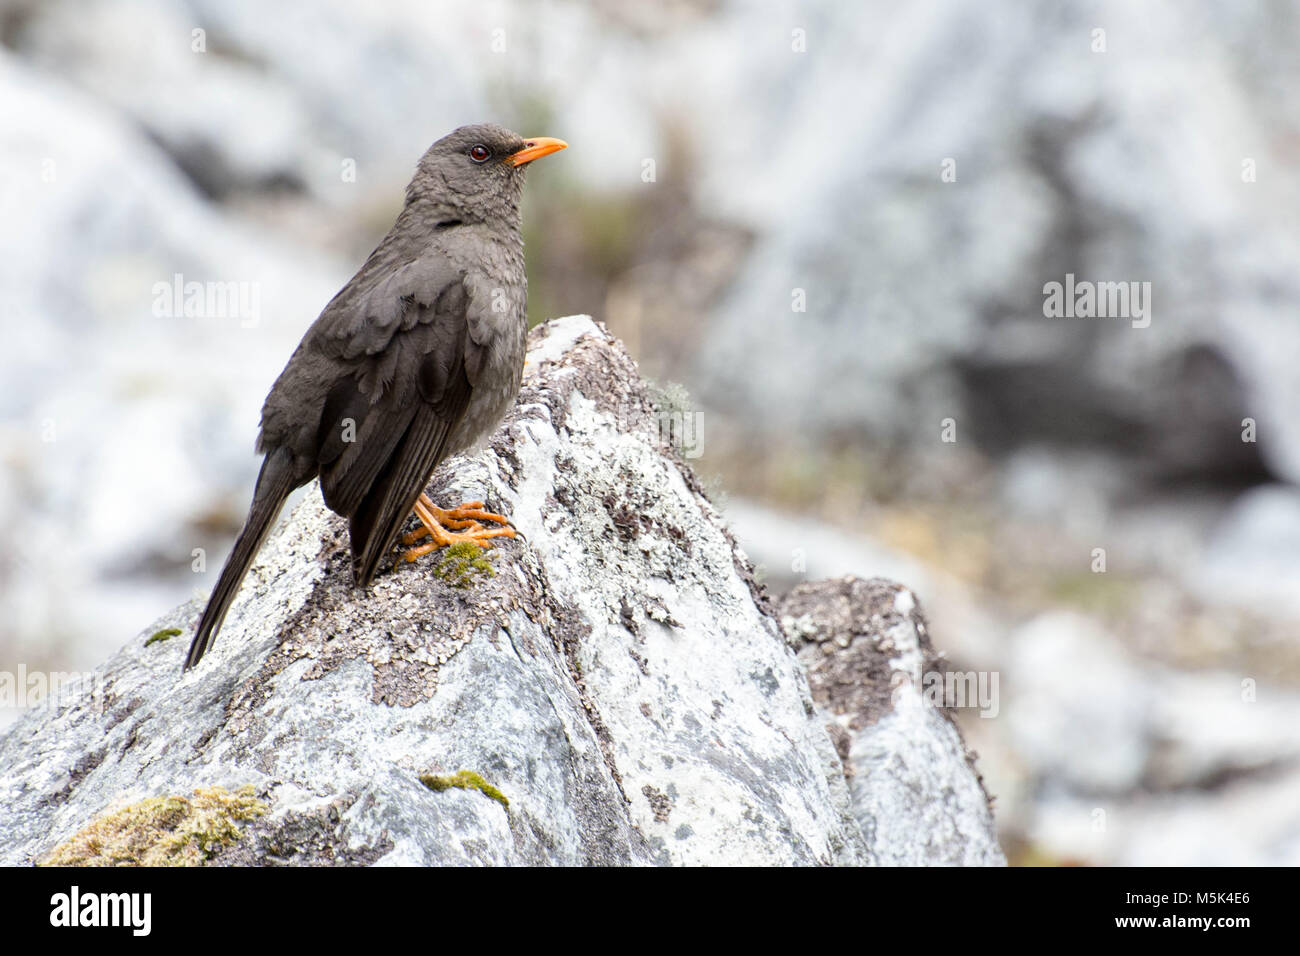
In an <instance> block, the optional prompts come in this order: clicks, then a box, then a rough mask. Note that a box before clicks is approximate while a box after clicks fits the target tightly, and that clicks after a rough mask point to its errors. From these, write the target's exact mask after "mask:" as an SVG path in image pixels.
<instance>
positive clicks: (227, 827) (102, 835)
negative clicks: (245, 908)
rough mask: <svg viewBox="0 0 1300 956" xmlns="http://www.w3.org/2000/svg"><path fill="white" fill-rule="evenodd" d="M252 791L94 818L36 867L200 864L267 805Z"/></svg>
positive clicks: (157, 803)
mask: <svg viewBox="0 0 1300 956" xmlns="http://www.w3.org/2000/svg"><path fill="white" fill-rule="evenodd" d="M254 794H255V791H254V789H253V788H252V787H240V788H239V789H238V790H236V791H235V792H234V793H231V792H230V791H229V790H227V789H225V788H224V787H201V788H199V789H197V790H195V791H194V796H193V797H192V798H186V797H175V796H167V797H150V798H148V799H147V800H141V801H140V802H139V803H133V804H131V805H130V806H127V807H123V808H122V809H120V810H115V811H112V812H110V813H105V814H103V815H101V816H99V817H96V818H95V819H94V820H92V821H91V822H90V823H89V824H87V825H86V826H84V827H82V828H81V829H80V830H78V831H77V832H76V833H74V834H73V835H72V836H71V837H69V838H68V839H67V840H65V841H64V842H63V843H60V844H59V845H58V846H57V847H55V848H54V849H53V850H51V851H50V853H49V854H47V855H46V856H45V857H44V858H43V859H41V860H40V861H39V864H40V865H41V866H202V865H203V864H204V863H206V862H207V861H208V860H210V859H212V858H213V857H214V856H216V855H217V854H218V853H220V852H221V851H222V850H224V849H225V848H226V847H228V846H230V845H231V844H232V843H234V842H235V841H236V840H238V839H239V838H240V836H242V832H241V831H240V829H239V827H237V826H236V825H235V824H236V822H238V821H241V820H253V819H256V818H257V817H260V816H262V815H263V814H264V813H266V812H267V810H268V809H269V807H268V806H267V805H266V804H265V803H263V802H262V801H261V800H258V799H257V798H256V796H255V795H254Z"/></svg>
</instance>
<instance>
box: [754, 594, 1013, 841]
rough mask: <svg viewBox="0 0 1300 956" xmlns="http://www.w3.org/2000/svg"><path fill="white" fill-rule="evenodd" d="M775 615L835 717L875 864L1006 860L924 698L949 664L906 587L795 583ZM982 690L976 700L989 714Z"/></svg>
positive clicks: (992, 703) (938, 714) (981, 798)
mask: <svg viewBox="0 0 1300 956" xmlns="http://www.w3.org/2000/svg"><path fill="white" fill-rule="evenodd" d="M778 613H779V616H780V618H781V623H782V626H783V627H784V629H785V631H786V633H787V634H788V635H789V639H790V641H791V644H792V645H793V646H794V647H795V648H796V649H797V650H798V653H799V659H800V660H801V661H803V662H804V664H805V666H806V667H807V668H808V679H809V682H810V683H811V686H812V693H813V699H814V700H816V701H817V703H818V704H819V705H820V706H822V707H825V708H826V709H827V710H828V711H829V712H830V713H831V714H832V715H833V719H834V721H835V725H834V729H833V731H832V732H833V733H834V734H835V736H836V737H837V745H838V748H839V753H840V755H841V757H843V758H845V760H846V772H847V773H848V774H849V778H850V782H851V788H852V794H853V813H854V816H855V817H856V818H857V821H858V823H859V825H860V826H861V827H862V832H863V834H864V835H865V836H866V837H867V847H868V854H869V858H870V859H871V861H872V862H873V863H878V864H885V865H902V866H906V865H916V864H917V863H922V864H947V865H965V866H997V865H1005V863H1006V859H1005V858H1004V857H1003V855H1002V850H1001V848H1000V847H999V846H998V842H997V835H996V832H995V829H994V826H993V814H992V807H991V803H990V801H989V796H988V794H987V793H986V792H985V791H984V787H983V782H982V780H981V779H980V776H979V774H978V773H977V772H976V770H975V755H974V754H972V753H970V752H969V751H967V749H966V745H965V742H964V741H963V740H962V736H961V732H960V731H959V730H958V729H957V725H956V724H955V723H954V722H953V721H952V719H951V717H950V716H949V714H948V713H946V712H945V710H944V709H942V708H939V707H935V706H933V705H932V703H931V701H932V700H933V697H932V695H931V694H930V693H929V691H928V688H931V687H933V686H935V685H934V684H933V681H934V679H935V677H936V675H937V676H938V677H939V679H940V680H942V679H943V675H944V674H945V673H946V672H947V671H948V668H947V667H945V665H944V662H943V660H942V658H941V657H940V655H938V654H936V653H935V650H934V647H933V645H932V644H931V643H930V637H929V631H928V627H927V625H926V621H925V617H924V615H923V614H922V613H921V608H920V605H919V604H918V603H917V600H916V597H915V596H914V595H913V594H912V592H911V591H909V590H907V589H906V588H904V587H902V586H901V585H897V584H892V583H891V582H889V581H885V580H882V579H880V578H875V579H872V580H869V581H864V580H862V579H860V578H855V577H844V578H841V579H839V580H836V581H819V582H816V583H812V584H801V585H799V586H798V587H796V588H795V589H794V590H793V591H791V592H790V594H789V595H787V596H786V597H784V598H783V599H782V600H781V602H780V609H779V612H778ZM939 686H942V685H939ZM989 686H992V687H993V688H994V693H993V697H992V699H991V700H988V701H984V702H981V703H982V706H984V707H987V708H989V710H987V711H986V712H987V713H988V715H989V716H996V708H997V699H996V685H989ZM971 703H974V702H971Z"/></svg>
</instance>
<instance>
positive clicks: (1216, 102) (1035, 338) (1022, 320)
mask: <svg viewBox="0 0 1300 956" xmlns="http://www.w3.org/2000/svg"><path fill="white" fill-rule="evenodd" d="M1035 10H1036V11H1037V13H1038V14H1039V15H1031V16H1029V17H1026V16H1025V10H1024V5H1023V4H1020V3H1012V2H995V3H988V4H980V5H979V6H978V7H972V6H970V5H969V4H964V3H961V2H959V0H944V2H940V3H935V4H926V5H924V6H922V7H917V8H915V9H910V10H908V11H907V12H906V14H905V15H901V16H898V17H896V18H891V26H890V31H889V34H888V36H885V35H884V34H882V32H881V31H880V30H879V20H878V19H877V18H876V17H875V16H871V15H865V16H859V17H856V18H852V19H848V18H846V19H845V20H844V21H839V22H836V23H835V24H834V26H833V27H831V26H830V25H829V24H824V25H823V28H822V29H821V30H820V31H817V30H815V29H811V28H810V29H809V30H808V42H809V44H810V47H809V49H810V52H809V53H808V55H807V56H806V57H798V56H796V57H794V58H793V59H794V60H795V61H796V63H797V65H794V66H792V65H789V64H787V65H786V66H785V67H784V68H781V69H780V70H779V72H778V70H777V69H774V68H773V66H772V64H771V63H770V62H769V61H767V60H764V59H762V58H760V57H757V56H755V57H752V58H750V59H749V61H748V62H746V63H741V64H738V65H736V67H735V69H736V71H737V72H738V74H739V75H738V76H737V77H735V79H734V82H736V83H737V84H743V85H744V87H745V88H749V89H754V90H759V91H768V90H772V91H773V93H775V90H776V89H779V91H780V92H779V95H771V96H767V97H765V96H763V95H761V93H760V95H758V96H755V97H753V99H754V100H755V101H756V102H759V103H762V104H763V109H764V110H765V113H766V115H765V116H764V122H765V126H764V128H766V129H782V130H785V131H787V133H788V134H789V135H786V136H783V137H782V140H781V142H780V143H777V144H773V145H772V148H771V149H765V150H762V151H760V155H756V156H755V157H754V158H753V160H752V162H753V163H755V164H757V165H756V166H751V167H750V169H751V172H752V173H753V174H752V175H749V176H745V177H733V178H739V179H743V181H744V184H746V185H748V187H749V188H750V189H751V190H752V193H751V195H750V196H749V197H748V201H747V202H746V201H743V197H740V196H738V195H737V193H738V192H739V191H740V190H741V189H742V188H743V187H742V186H737V187H735V188H733V189H723V190H720V192H719V195H720V196H721V197H722V198H723V199H724V200H728V203H727V211H728V212H731V213H732V214H734V215H736V216H743V215H745V214H746V212H748V216H749V219H750V221H751V222H752V223H753V227H754V229H755V231H756V233H757V234H758V236H759V238H758V241H757V242H756V243H755V245H754V248H753V251H752V253H751V254H750V256H749V259H748V261H747V263H746V265H745V268H744V269H743V271H742V272H741V274H740V276H739V277H738V279H737V280H736V282H735V283H734V286H733V288H732V290H731V292H730V293H729V294H728V295H727V296H726V298H725V300H724V301H723V302H722V303H721V305H720V306H719V308H718V310H717V312H716V316H715V319H714V321H712V322H711V323H709V325H708V327H707V330H706V332H705V334H704V337H703V343H702V345H701V346H700V347H698V348H696V349H694V350H693V351H692V353H691V354H692V355H694V356H695V358H696V361H697V362H698V368H697V370H696V372H695V376H694V380H693V381H691V380H688V383H687V384H691V385H695V384H696V383H698V388H697V392H698V393H699V396H700V398H701V399H702V400H703V401H704V402H705V403H706V404H707V405H708V406H709V407H711V408H716V409H718V410H719V411H722V412H725V413H729V414H731V415H733V416H734V417H735V418H736V419H737V421H738V422H741V423H749V424H750V426H751V427H752V428H753V429H754V430H755V432H757V434H756V435H755V436H754V440H755V441H763V440H768V441H777V442H780V441H789V440H790V435H791V434H792V433H793V434H796V435H798V436H799V437H800V438H801V439H802V440H805V441H807V440H810V439H812V438H815V437H821V438H822V439H823V441H826V442H829V443H835V442H842V441H843V440H845V438H846V437H852V438H857V439H858V440H859V441H861V443H862V445H863V447H864V448H868V449H878V448H880V447H882V446H886V445H887V444H890V443H895V444H897V445H901V446H906V447H908V448H910V449H913V450H914V451H917V452H918V453H926V452H930V451H933V449H934V446H935V444H936V443H937V441H938V434H939V428H940V422H942V421H943V420H944V419H945V418H948V417H950V416H951V417H952V418H954V419H955V420H956V421H957V422H958V423H960V424H959V429H964V431H962V432H961V434H962V436H963V438H962V440H965V439H966V438H969V439H971V440H972V442H973V443H974V444H975V445H976V446H977V447H979V448H980V449H981V450H982V451H984V452H985V453H987V454H989V455H990V456H991V457H994V458H996V459H1002V458H1004V457H1006V456H1007V455H1009V454H1012V453H1014V451H1015V450H1016V449H1018V448H1021V447H1033V446H1038V445H1047V446H1050V447H1052V448H1053V449H1056V450H1065V449H1097V448H1099V447H1100V448H1101V449H1102V450H1103V451H1104V452H1105V454H1106V455H1107V457H1108V464H1109V465H1110V469H1111V470H1112V471H1114V470H1116V469H1117V468H1119V467H1121V466H1123V467H1124V468H1125V469H1126V472H1127V474H1126V477H1127V479H1128V480H1127V481H1126V482H1125V483H1124V484H1123V485H1121V486H1120V489H1119V490H1120V491H1121V492H1124V491H1127V492H1128V493H1129V494H1131V493H1132V490H1133V488H1134V485H1135V482H1136V480H1139V479H1140V480H1141V482H1142V486H1143V487H1148V486H1151V485H1155V486H1156V487H1163V486H1164V485H1165V483H1168V482H1174V481H1176V482H1180V483H1181V482H1198V483H1208V484H1214V485H1217V486H1221V487H1224V488H1226V489H1229V490H1235V489H1237V488H1238V487H1240V486H1244V485H1250V484H1254V483H1258V482H1261V481H1265V480H1267V479H1268V476H1269V475H1270V474H1273V475H1278V476H1281V477H1284V478H1286V479H1289V480H1291V481H1294V480H1296V478H1297V477H1300V424H1298V422H1300V419H1297V417H1296V416H1295V415H1294V414H1292V413H1291V410H1292V409H1294V408H1295V407H1296V404H1297V401H1298V400H1300V385H1298V384H1297V383H1298V382H1300V380H1298V379H1297V377H1296V376H1295V374H1294V372H1293V357H1294V355H1295V354H1296V350H1297V348H1300V326H1297V324H1296V323H1295V322H1294V320H1293V318H1292V317H1291V315H1290V314H1289V312H1288V310H1287V309H1286V308H1279V303H1283V302H1291V301H1295V298H1296V296H1297V294H1298V293H1300V280H1298V279H1297V277H1296V273H1295V269H1294V267H1293V263H1294V261H1295V254H1296V250H1297V241H1296V235H1295V230H1294V228H1293V227H1292V225H1291V218H1292V216H1291V212H1290V211H1289V210H1293V209H1294V208H1295V201H1296V185H1295V181H1294V180H1293V178H1292V177H1288V176H1278V175H1272V174H1270V173H1268V172H1266V171H1267V170H1273V169H1282V168H1286V166H1287V162H1288V160H1287V156H1286V147H1285V146H1282V145H1279V144H1281V143H1283V142H1285V140H1282V139H1279V138H1278V137H1277V136H1275V135H1273V134H1272V133H1271V132H1270V131H1274V130H1277V129H1284V130H1287V131H1294V130H1295V128H1296V121H1295V119H1294V114H1293V112H1292V111H1290V110H1289V109H1288V107H1287V97H1286V96H1285V95H1278V93H1277V92H1276V91H1280V90H1286V89H1290V88H1291V84H1293V83H1294V82H1295V79H1296V76H1297V73H1296V69H1295V66H1294V63H1293V62H1291V61H1290V60H1287V59H1286V58H1285V57H1284V56H1283V54H1282V51H1283V50H1284V49H1285V45H1286V43H1287V41H1285V40H1283V39H1282V38H1283V37H1284V36H1288V35H1289V33H1288V31H1289V30H1290V29H1291V27H1292V26H1293V25H1294V19H1295V15H1294V14H1293V13H1286V14H1282V13H1280V11H1279V10H1273V9H1269V10H1265V9H1263V8H1248V7H1245V6H1240V5H1237V6H1229V5H1223V4H1215V3H1210V2H1194V3H1191V4H1153V5H1147V6H1143V7H1141V8H1137V7H1134V6H1133V5H1131V4H1126V3H1123V2H1122V0H1121V2H1116V0H1110V2H1104V3H1099V4H1094V5H1089V6H1088V7H1087V8H1084V7H1082V6H1076V7H1065V8H1062V7H1061V5H1059V4H1050V3H1039V4H1036V5H1035ZM820 12H821V13H822V14H825V13H826V9H825V7H822V8H820ZM807 16H808V19H809V20H815V19H816V14H814V12H813V8H810V9H809V10H808V11H807ZM1279 17H1280V21H1279V20H1278V19H1277V18H1279ZM1099 27H1104V34H1105V40H1107V41H1108V42H1109V47H1108V49H1107V50H1106V51H1105V52H1102V51H1100V50H1098V51H1094V49H1093V48H1092V46H1091V44H1092V43H1093V42H1094V41H1095V40H1096V39H1098V38H1097V37H1096V36H1094V31H1095V30H1097V29H1098V28H1099ZM814 34H819V35H818V36H817V37H816V39H814ZM1246 37H1249V38H1250V39H1249V40H1248V41H1247V40H1246V39H1245V38H1246ZM813 44H815V53H814V52H812V50H813V46H812V45H813ZM787 59H790V58H787ZM1154 63H1159V64H1160V67H1159V68H1155V67H1153V64H1154ZM1207 76H1213V77H1214V80H1213V82H1214V84H1215V85H1214V88H1215V90H1216V95H1215V96H1213V97H1207V96H1205V95H1204V93H1203V90H1204V89H1205V83H1206V82H1207V80H1206V77H1207ZM864 104H869V105H866V106H864ZM832 141H833V142H834V143H835V144H836V147H835V148H834V149H828V148H826V145H825V144H826V143H828V142H832ZM1247 144H1250V145H1247ZM716 165H717V168H718V175H719V176H725V175H728V166H727V165H726V164H725V163H718V164H716ZM1256 168H1258V170H1259V172H1258V175H1256V173H1255V170H1256ZM945 171H947V172H948V173H949V175H948V177H947V178H946V179H945V178H944V173H945ZM774 182H776V183H783V182H790V183H797V184H798V186H797V187H795V188H789V189H773V188H772V185H771V184H772V183H774ZM1189 264H1192V267H1190V268H1189ZM1067 274H1073V275H1076V276H1077V278H1078V279H1080V280H1084V281H1094V282H1095V281H1116V282H1137V281H1143V282H1148V283H1149V285H1150V288H1151V289H1152V302H1151V304H1152V308H1151V312H1150V314H1149V316H1148V317H1149V318H1150V324H1149V326H1148V327H1138V328H1135V327H1133V324H1132V321H1130V320H1128V319H1123V318H1111V319H1065V318H1047V317H1045V315H1044V285H1045V284H1046V283H1048V282H1052V281H1056V282H1062V283H1063V282H1064V281H1065V278H1066V275H1067ZM1134 318H1136V317H1134ZM792 369H816V375H817V379H818V380H819V381H821V382H828V381H830V382H834V383H835V388H834V399H835V400H834V401H828V392H827V391H826V390H824V389H819V388H809V387H808V381H807V378H806V376H804V375H801V374H791V370H792ZM1244 418H1252V419H1254V420H1256V421H1257V422H1258V423H1259V428H1260V433H1259V434H1260V438H1259V441H1258V443H1257V444H1256V443H1247V442H1243V441H1242V440H1241V432H1242V429H1243V427H1244V426H1243V424H1242V420H1243V419H1244ZM1071 504H1073V502H1071Z"/></svg>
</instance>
